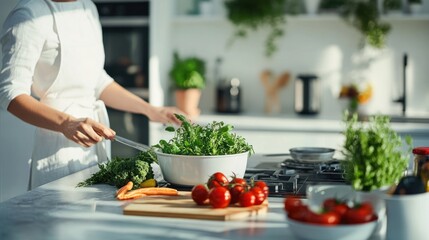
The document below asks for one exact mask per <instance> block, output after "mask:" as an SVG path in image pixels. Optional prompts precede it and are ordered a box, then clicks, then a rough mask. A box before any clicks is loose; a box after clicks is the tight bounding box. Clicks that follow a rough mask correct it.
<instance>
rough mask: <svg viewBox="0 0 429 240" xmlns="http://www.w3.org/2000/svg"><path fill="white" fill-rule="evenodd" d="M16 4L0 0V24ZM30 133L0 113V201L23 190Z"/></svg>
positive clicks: (23, 124)
mask: <svg viewBox="0 0 429 240" xmlns="http://www.w3.org/2000/svg"><path fill="white" fill-rule="evenodd" d="M17 2H18V0H7V1H1V3H0V6H1V7H0V24H1V25H3V22H4V20H5V19H6V16H7V14H8V13H9V12H10V10H11V9H12V8H13V7H14V6H15V4H16V3H17ZM0 57H1V51H0ZM0 59H1V58H0ZM33 133H34V127H32V126H30V125H28V124H26V123H24V122H22V121H21V120H19V119H18V118H16V117H14V116H12V115H11V114H10V113H8V112H7V111H4V110H0V202H1V201H5V200H7V199H9V198H12V197H14V196H17V195H19V194H22V193H24V192H26V191H27V187H28V180H29V172H30V171H29V164H28V161H29V159H30V156H31V149H32V146H33Z"/></svg>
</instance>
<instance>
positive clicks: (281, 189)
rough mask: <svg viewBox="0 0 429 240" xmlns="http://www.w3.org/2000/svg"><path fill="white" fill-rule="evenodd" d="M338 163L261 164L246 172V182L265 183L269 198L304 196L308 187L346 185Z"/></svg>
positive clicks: (293, 162) (289, 160)
mask: <svg viewBox="0 0 429 240" xmlns="http://www.w3.org/2000/svg"><path fill="white" fill-rule="evenodd" d="M343 173H344V171H343V170H342V169H341V164H340V161H338V160H335V159H333V160H332V161H328V162H323V163H302V162H297V161H295V160H292V159H288V158H287V159H285V160H284V161H283V162H281V163H280V164H271V163H261V164H259V165H257V166H255V167H254V168H249V169H247V170H246V173H245V176H244V178H245V179H247V180H248V181H251V180H252V179H253V180H254V181H258V180H262V181H265V182H266V183H267V185H268V187H269V188H270V194H269V196H270V197H285V196H290V195H295V196H298V197H303V198H304V197H305V196H306V189H307V186H309V185H317V184H343V185H344V184H346V183H345V180H344V174H343Z"/></svg>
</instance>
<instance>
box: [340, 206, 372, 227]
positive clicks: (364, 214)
mask: <svg viewBox="0 0 429 240" xmlns="http://www.w3.org/2000/svg"><path fill="white" fill-rule="evenodd" d="M343 219H344V222H345V223H348V224H356V223H365V222H370V221H372V220H374V219H377V216H375V215H374V211H373V209H372V205H371V204H370V203H369V202H363V203H361V204H358V205H356V206H355V207H353V208H350V209H349V210H348V211H347V212H346V213H345V214H344V216H343Z"/></svg>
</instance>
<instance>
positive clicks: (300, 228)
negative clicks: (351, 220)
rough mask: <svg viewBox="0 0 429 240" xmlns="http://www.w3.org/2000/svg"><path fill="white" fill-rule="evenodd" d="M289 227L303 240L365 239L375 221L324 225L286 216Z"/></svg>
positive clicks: (369, 235) (375, 224) (370, 233)
mask: <svg viewBox="0 0 429 240" xmlns="http://www.w3.org/2000/svg"><path fill="white" fill-rule="evenodd" d="M287 220H288V223H289V228H290V230H291V232H292V233H293V235H294V236H295V237H296V238H298V239H304V240H334V239H335V240H365V239H368V238H369V237H371V235H372V233H373V232H374V229H375V228H376V226H377V222H376V221H372V222H368V223H362V224H347V225H346V224H341V225H335V226H324V225H318V224H311V223H304V222H298V221H295V220H292V219H290V218H287Z"/></svg>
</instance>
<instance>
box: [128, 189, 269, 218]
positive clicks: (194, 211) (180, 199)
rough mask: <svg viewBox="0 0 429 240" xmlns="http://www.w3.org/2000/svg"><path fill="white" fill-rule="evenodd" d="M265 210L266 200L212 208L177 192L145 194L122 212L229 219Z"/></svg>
mask: <svg viewBox="0 0 429 240" xmlns="http://www.w3.org/2000/svg"><path fill="white" fill-rule="evenodd" d="M267 210H268V201H267V200H266V201H265V202H264V203H262V204H261V205H259V206H252V207H239V206H231V207H228V208H222V209H214V208H212V207H211V206H210V205H204V206H198V205H197V204H195V202H194V201H193V200H192V198H191V194H190V192H179V195H178V196H147V197H143V198H140V199H136V200H134V201H133V202H131V203H130V204H127V205H126V206H125V207H124V210H123V212H124V214H125V215H138V216H151V217H170V218H189V219H203V220H218V221H230V220H241V219H248V218H255V217H258V216H261V215H265V214H266V213H267Z"/></svg>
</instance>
